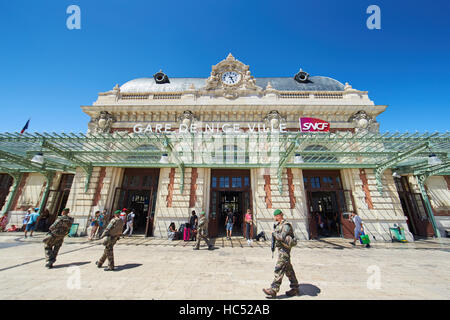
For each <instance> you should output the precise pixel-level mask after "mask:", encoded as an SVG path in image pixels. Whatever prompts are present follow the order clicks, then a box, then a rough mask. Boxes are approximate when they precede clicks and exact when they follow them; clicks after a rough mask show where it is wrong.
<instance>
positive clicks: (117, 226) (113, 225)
mask: <svg viewBox="0 0 450 320" xmlns="http://www.w3.org/2000/svg"><path fill="white" fill-rule="evenodd" d="M120 213H121V212H120V210H117V211H115V212H114V218H113V219H112V220H111V221H110V222H109V224H108V226H107V227H106V229H105V231H104V232H103V234H102V236H101V237H102V238H105V240H104V241H103V245H104V246H105V251H104V252H103V255H102V256H101V258H100V259H99V260H98V261H96V262H95V264H96V265H97V267H98V268H101V267H102V266H103V263H104V262H105V260H106V259H108V267H107V268H106V269H105V271H114V251H113V249H114V245H115V244H116V242H117V240H119V238H120V236H121V235H122V230H123V220H122V219H121V218H120Z"/></svg>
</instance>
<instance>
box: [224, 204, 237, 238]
mask: <svg viewBox="0 0 450 320" xmlns="http://www.w3.org/2000/svg"><path fill="white" fill-rule="evenodd" d="M235 222H236V218H235V216H234V214H233V212H231V210H230V209H227V218H226V219H225V226H226V230H227V239H230V240H231V233H232V232H233V225H234V223H235Z"/></svg>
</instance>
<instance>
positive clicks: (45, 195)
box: [39, 171, 55, 213]
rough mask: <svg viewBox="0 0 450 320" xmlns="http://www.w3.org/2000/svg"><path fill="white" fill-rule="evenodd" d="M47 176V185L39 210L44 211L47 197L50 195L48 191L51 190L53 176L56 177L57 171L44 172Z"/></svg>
mask: <svg viewBox="0 0 450 320" xmlns="http://www.w3.org/2000/svg"><path fill="white" fill-rule="evenodd" d="M44 176H45V180H46V182H47V183H46V185H45V190H44V194H43V195H42V199H41V203H40V204H39V212H40V213H42V212H43V210H44V209H45V208H43V207H44V205H45V204H46V203H47V197H48V193H49V192H50V188H51V185H52V182H53V178H54V177H55V173H54V172H53V171H49V172H46V173H45V174H44Z"/></svg>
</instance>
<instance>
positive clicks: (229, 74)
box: [222, 71, 241, 85]
mask: <svg viewBox="0 0 450 320" xmlns="http://www.w3.org/2000/svg"><path fill="white" fill-rule="evenodd" d="M240 80H241V74H240V73H237V72H234V71H226V72H224V73H223V74H222V82H223V83H224V84H228V85H233V84H236V83H238V82H239V81H240Z"/></svg>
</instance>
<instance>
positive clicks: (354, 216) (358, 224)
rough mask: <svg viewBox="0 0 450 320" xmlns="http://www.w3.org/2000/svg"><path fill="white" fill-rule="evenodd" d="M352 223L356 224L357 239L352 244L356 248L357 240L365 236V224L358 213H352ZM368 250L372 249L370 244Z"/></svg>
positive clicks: (367, 246)
mask: <svg viewBox="0 0 450 320" xmlns="http://www.w3.org/2000/svg"><path fill="white" fill-rule="evenodd" d="M349 220H350V221H352V222H353V223H354V224H355V230H354V233H355V238H354V239H353V242H350V243H351V245H352V246H356V240H358V239H359V237H360V236H362V235H363V234H364V224H363V222H362V220H361V218H360V216H358V214H357V213H356V212H352V214H351V215H350V218H349ZM366 248H370V244H366Z"/></svg>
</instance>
